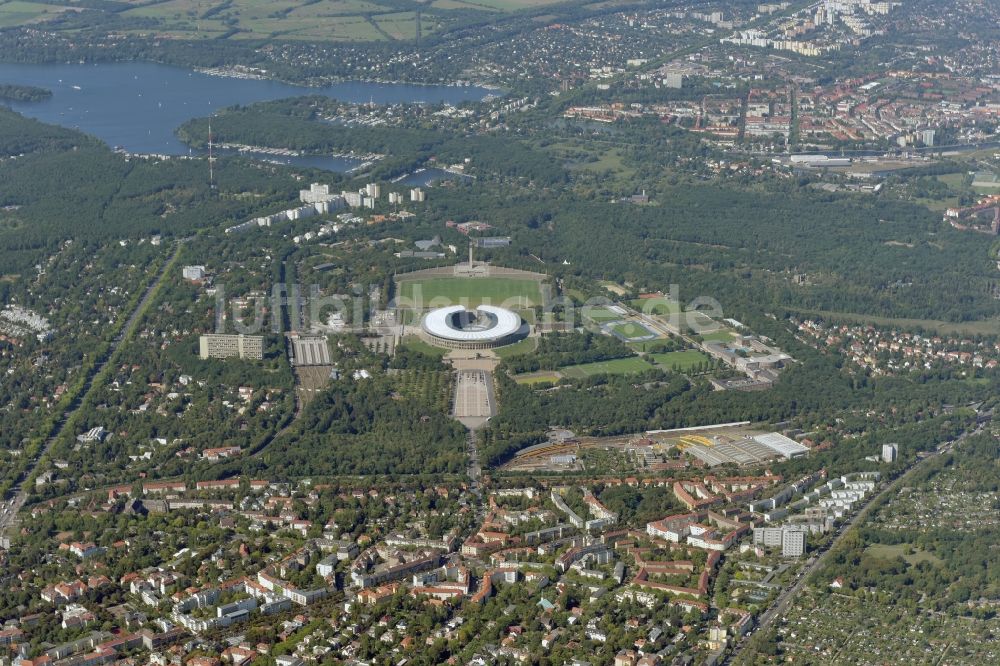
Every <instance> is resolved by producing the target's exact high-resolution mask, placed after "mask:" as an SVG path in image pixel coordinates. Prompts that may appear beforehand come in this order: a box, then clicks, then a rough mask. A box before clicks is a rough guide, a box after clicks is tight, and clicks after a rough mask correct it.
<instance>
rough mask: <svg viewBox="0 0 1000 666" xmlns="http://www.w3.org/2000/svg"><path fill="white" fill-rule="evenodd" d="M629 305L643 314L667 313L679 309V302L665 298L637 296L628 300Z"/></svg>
mask: <svg viewBox="0 0 1000 666" xmlns="http://www.w3.org/2000/svg"><path fill="white" fill-rule="evenodd" d="M629 305H630V306H632V307H633V308H635V309H636V310H638V311H639V312H641V313H643V314H650V315H669V314H676V313H678V312H680V311H681V304H680V303H677V302H676V301H668V300H667V299H665V298H637V299H635V300H634V301H629Z"/></svg>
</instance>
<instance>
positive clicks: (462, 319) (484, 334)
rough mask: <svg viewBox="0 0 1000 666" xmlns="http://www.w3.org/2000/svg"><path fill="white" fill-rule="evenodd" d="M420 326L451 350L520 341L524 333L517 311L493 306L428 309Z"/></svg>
mask: <svg viewBox="0 0 1000 666" xmlns="http://www.w3.org/2000/svg"><path fill="white" fill-rule="evenodd" d="M422 328H423V331H424V333H425V334H426V335H427V336H428V337H429V338H430V341H431V342H432V343H433V344H436V345H440V346H442V347H449V348H451V349H493V348H494V347H502V346H503V345H508V344H510V343H512V342H515V341H517V340H519V339H520V338H521V337H523V333H524V331H523V327H522V324H521V317H520V316H519V315H518V314H517V313H515V312H512V311H510V310H508V309H506V308H498V307H495V306H492V305H480V306H479V307H478V308H476V309H474V310H467V309H466V308H465V307H464V306H461V305H451V306H448V307H444V308H438V309H436V310H431V311H430V312H428V313H427V315H426V316H424V321H423V323H422Z"/></svg>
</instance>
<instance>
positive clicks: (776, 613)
mask: <svg viewBox="0 0 1000 666" xmlns="http://www.w3.org/2000/svg"><path fill="white" fill-rule="evenodd" d="M982 429H983V426H982V425H980V426H979V427H977V428H976V429H975V430H972V431H970V432H966V433H962V434H961V435H960V436H959V437H958V438H956V439H954V440H952V441H950V442H946V443H944V444H941V445H940V446H938V448H937V449H936V450H935V451H933V452H932V453H931V454H930V455H928V456H927V457H926V458H921V459H918V460H916V461H915V462H913V463H912V464H911V465H910V467H909V469H907V470H906V471H905V472H903V473H902V474H900V475H899V476H898V477H896V479H895V480H894V481H893V482H892V483H890V484H889V485H887V486H886V487H885V488H883V489H882V490H881V491H879V492H877V493H875V494H874V495H872V496H871V497H870V498H869V499H868V501H867V502H865V504H864V506H862V507H861V509H860V510H858V512H857V513H855V514H854V516H853V517H852V518H851V519H850V520H849V521H847V522H846V523H844V524H843V525H841V526H840V528H839V529H838V530H837V533H836V536H835V537H834V539H833V541H831V542H830V544H829V546H827V548H826V549H825V550H823V551H821V552H820V553H819V554H818V555H816V556H815V560H813V563H812V564H809V565H808V566H806V567H805V568H804V569H802V571H801V572H800V573H799V574H798V577H797V578H796V580H795V584H794V585H792V586H791V587H789V588H787V589H785V591H784V592H782V593H781V594H780V595H778V598H777V599H775V600H774V602H773V603H772V604H771V606H770V607H769V608H768V609H767V610H766V611H764V614H763V615H761V616H760V617H759V618H758V619H757V631H756V632H755V633H758V634H762V633H764V632H765V631H767V630H768V629H769V628H770V626H771V624H772V623H773V622H774V619H775V618H776V617H780V616H782V615H784V614H785V612H786V611H787V610H788V607H789V606H790V605H791V603H792V601H794V600H795V599H797V598H798V596H799V594H800V593H801V592H802V589H803V588H804V587H805V585H806V581H807V580H808V579H809V578H810V577H811V576H812V575H813V574H814V573H816V572H817V571H819V569H820V567H822V566H823V563H824V562H825V561H826V557H827V555H829V554H830V552H831V551H832V550H833V549H834V547H835V546H836V545H837V544H838V543H840V541H841V540H842V539H843V538H844V536H846V535H847V533H848V532H850V531H851V530H852V529H854V527H855V526H857V525H860V524H861V523H862V522H864V520H865V519H866V518H867V517H868V512H869V509H870V508H871V507H872V506H874V505H875V504H874V503H875V502H876V500H879V499H881V498H882V497H884V496H885V495H886V494H888V493H890V492H895V490H896V489H898V488H899V486H900V485H901V484H902V483H903V482H904V481H906V479H907V478H909V477H910V476H911V475H913V474H914V473H915V472H916V471H917V470H918V469H920V467H921V466H922V465H923V464H924V463H926V462H927V461H928V460H933V459H934V458H936V457H937V456H939V455H941V454H942V453H947V452H948V451H950V450H951V449H952V448H953V447H954V446H955V445H956V444H958V443H959V442H961V441H962V440H964V439H965V438H967V437H969V436H970V435H974V434H977V433H979V432H980V431H981V430H982ZM748 644H749V636H744V637H743V638H742V639H740V641H739V642H738V643H737V644H736V645H735V647H734V648H733V651H732V652H731V653H730V654H729V656H728V657H726V659H725V661H723V662H722V663H723V664H731V663H735V662H736V661H738V660H739V658H740V656H741V655H742V654H743V651H744V650H745V649H746V648H747V646H748Z"/></svg>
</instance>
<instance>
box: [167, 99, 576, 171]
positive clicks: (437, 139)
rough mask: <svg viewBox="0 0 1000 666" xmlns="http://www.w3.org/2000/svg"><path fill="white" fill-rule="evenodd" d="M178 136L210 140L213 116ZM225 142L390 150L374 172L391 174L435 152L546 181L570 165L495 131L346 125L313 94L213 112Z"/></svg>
mask: <svg viewBox="0 0 1000 666" xmlns="http://www.w3.org/2000/svg"><path fill="white" fill-rule="evenodd" d="M177 134H178V136H179V137H180V138H181V139H182V140H183V141H185V142H187V143H189V144H191V145H192V146H195V147H201V146H203V145H205V144H206V143H207V141H208V119H205V118H199V119H195V120H191V121H188V122H187V123H185V124H184V125H182V126H181V127H180V128H179V129H178V131H177ZM212 136H213V139H214V140H215V141H217V142H220V143H238V144H244V145H250V146H267V147H273V148H290V149H294V150H300V151H305V152H308V153H331V152H332V153H340V152H349V151H354V152H358V153H372V152H374V153H381V154H384V155H388V158H387V159H385V160H383V161H382V162H381V163H380V164H379V165H378V166H376V168H375V170H374V171H373V172H372V174H371V175H372V176H373V177H375V178H377V179H390V178H393V177H395V176H398V175H402V174H405V173H407V172H409V171H410V170H412V169H414V168H416V167H417V166H419V165H421V164H423V163H425V162H426V161H427V160H428V159H429V158H431V157H434V158H436V159H437V160H438V161H439V162H440V163H442V164H450V163H454V162H461V161H462V160H464V159H469V160H470V161H471V163H472V165H473V167H474V168H475V169H476V170H478V171H481V172H482V173H484V174H489V175H495V176H500V177H503V178H523V179H527V180H530V181H535V182H539V183H545V184H555V183H559V182H565V180H566V178H567V174H566V171H565V169H564V168H562V166H561V165H560V164H558V163H557V162H555V161H553V159H552V158H551V157H550V156H548V155H547V154H546V153H544V152H541V151H538V150H535V149H533V148H532V147H531V146H530V145H528V144H527V143H525V142H522V141H517V140H510V139H505V138H501V137H494V136H456V135H455V134H454V133H452V132H439V131H435V130H429V129H416V128H400V127H346V126H341V125H335V124H332V123H328V122H322V121H320V120H319V119H318V118H317V117H316V116H315V112H314V111H313V110H312V109H311V106H310V104H309V99H308V98H305V99H292V100H280V101H277V102H266V103H261V104H255V105H252V106H250V107H236V108H230V109H227V110H225V111H223V112H221V113H219V114H218V115H216V116H214V117H213V118H212Z"/></svg>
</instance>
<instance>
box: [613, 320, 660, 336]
mask: <svg viewBox="0 0 1000 666" xmlns="http://www.w3.org/2000/svg"><path fill="white" fill-rule="evenodd" d="M611 330H613V331H614V332H615V333H617V334H618V335H620V336H622V337H624V338H644V337H646V336H648V335H651V334H654V333H653V332H652V331H650V330H649V329H648V328H646V327H645V326H643V325H642V324H637V323H635V322H631V321H626V322H624V323H621V324H615V325H614V326H612V327H611Z"/></svg>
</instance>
